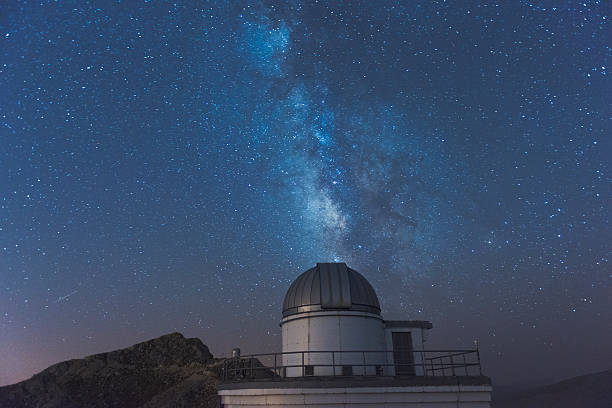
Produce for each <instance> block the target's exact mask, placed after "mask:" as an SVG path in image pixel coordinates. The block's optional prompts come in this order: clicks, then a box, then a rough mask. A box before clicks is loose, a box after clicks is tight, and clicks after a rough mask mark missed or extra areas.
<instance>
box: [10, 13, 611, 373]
mask: <svg viewBox="0 0 612 408" xmlns="http://www.w3.org/2000/svg"><path fill="white" fill-rule="evenodd" d="M609 12H610V5H609V4H607V3H606V2H599V1H587V2H564V3H563V4H561V3H559V4H553V3H550V2H520V3H519V2H517V3H513V4H509V3H508V4H505V3H501V2H500V3H493V2H491V3H479V2H473V3H469V4H468V3H461V5H457V4H454V5H453V4H448V2H423V4H416V2H381V3H378V2H360V3H359V2H350V3H346V4H344V3H342V2H329V3H326V2H319V3H315V2H307V3H298V2H288V3H284V2H279V3H272V2H263V3H260V2H253V3H239V2H228V3H223V2H212V3H211V2H206V3H204V4H195V3H190V2H189V3H185V4H178V3H165V2H158V1H144V2H136V1H133V2H123V3H119V2H101V3H99V4H98V3H96V4H90V3H87V4H84V3H83V2H59V3H54V2H49V3H47V2H43V4H39V3H33V2H32V3H30V2H22V3H10V2H6V4H2V5H0V28H1V33H2V38H1V39H0V41H1V42H2V48H1V49H2V65H1V67H0V89H2V92H0V119H1V121H0V125H1V127H0V129H1V130H0V138H1V140H0V170H1V172H0V182H1V185H2V189H1V190H0V384H7V383H11V382H15V381H18V380H21V379H24V378H26V377H28V376H29V375H31V374H33V373H34V372H36V371H38V370H40V369H42V368H44V367H46V366H48V365H49V364H52V363H55V362H58V361H60V360H64V359H69V358H76V357H81V356H83V355H87V354H92V353H96V352H101V351H105V350H110V349H114V348H118V347H124V346H127V345H130V344H132V343H134V342H137V341H142V340H146V339H148V338H152V337H156V336H159V335H161V334H164V333H167V332H170V331H181V332H182V333H184V334H185V335H188V336H198V337H200V338H201V339H202V340H203V341H204V342H205V343H206V344H208V345H209V346H211V348H212V350H213V352H215V354H217V355H223V354H224V353H225V354H227V353H228V352H229V350H231V348H232V347H235V346H240V347H242V348H243V350H245V351H252V352H257V351H273V350H277V349H278V348H279V346H280V339H279V328H278V321H279V319H280V305H281V302H282V298H283V295H284V291H285V290H286V289H287V288H288V286H289V284H290V283H291V282H292V280H293V279H294V278H295V277H296V276H297V275H298V274H299V273H300V272H302V271H304V270H306V269H307V268H309V267H311V266H312V265H314V264H315V263H316V262H322V261H334V260H337V261H343V262H347V263H348V264H349V265H350V266H351V267H353V268H355V269H357V270H358V271H360V272H361V273H363V274H364V275H365V276H366V277H367V278H368V279H369V280H370V281H371V282H372V284H373V286H374V287H375V288H376V290H377V293H378V295H379V297H380V298H381V304H382V306H383V313H384V315H385V316H387V317H388V318H398V319H423V320H431V321H432V322H433V324H434V330H433V331H432V333H431V336H430V345H431V347H438V346H439V347H445V348H448V347H464V346H470V345H471V344H472V342H473V340H475V339H478V340H479V342H480V345H481V347H482V350H483V361H484V368H485V371H486V373H487V374H489V375H491V376H492V377H493V380H494V382H496V383H502V384H503V383H505V384H509V383H520V382H524V381H528V380H531V381H542V382H545V381H553V380H557V379H561V378H565V377H569V376H572V375H578V374H583V373H587V372H591V371H596V370H603V369H608V368H610V367H612V357H611V356H612V353H611V352H610V351H611V350H610V346H609V345H610V344H612V323H611V322H612V297H611V296H610V293H611V289H612V287H611V281H612V272H611V270H610V265H609V256H610V251H611V249H612V248H611V245H610V242H612V229H611V228H610V223H609V221H610V210H609V202H610V198H611V197H612V188H611V179H610V176H609V171H610V168H609V167H610V157H612V141H611V136H612V135H611V134H612V127H611V122H612V103H610V102H611V99H610V96H609V95H612V86H611V84H610V79H609V78H610V76H609V73H608V71H609V69H610V60H611V56H612V49H611V44H610V39H611V38H612V32H611V30H610V25H609V18H610V17H609ZM526 372H527V373H528V374H525V373H526Z"/></svg>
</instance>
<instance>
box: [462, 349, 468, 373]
mask: <svg viewBox="0 0 612 408" xmlns="http://www.w3.org/2000/svg"><path fill="white" fill-rule="evenodd" d="M463 368H464V369H465V376H466V377H467V376H468V369H467V363H466V362H465V353H463Z"/></svg>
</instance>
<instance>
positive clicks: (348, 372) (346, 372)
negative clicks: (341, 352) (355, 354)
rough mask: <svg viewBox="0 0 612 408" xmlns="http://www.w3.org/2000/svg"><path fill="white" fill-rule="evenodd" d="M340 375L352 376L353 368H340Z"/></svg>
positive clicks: (347, 366) (345, 366)
mask: <svg viewBox="0 0 612 408" xmlns="http://www.w3.org/2000/svg"><path fill="white" fill-rule="evenodd" d="M342 375H353V366H351V365H343V366H342Z"/></svg>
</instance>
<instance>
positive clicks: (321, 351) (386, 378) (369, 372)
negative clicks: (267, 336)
mask: <svg viewBox="0 0 612 408" xmlns="http://www.w3.org/2000/svg"><path fill="white" fill-rule="evenodd" d="M281 328H282V351H281V352H279V353H271V354H253V355H247V356H241V355H240V351H239V350H238V349H235V350H234V353H233V357H232V358H231V359H228V360H226V361H225V364H224V367H223V382H222V383H221V385H220V386H219V395H220V397H221V406H222V407H224V408H229V407H243V408H244V407H247V406H248V407H296V408H297V407H309V408H315V407H317V408H318V407H432V408H433V407H464V408H467V407H490V401H491V380H490V379H489V378H488V377H485V376H483V375H482V372H481V367H480V354H479V350H478V348H477V347H476V348H466V349H460V350H428V349H426V348H425V342H426V339H427V332H428V331H429V330H430V329H431V328H432V324H431V323H430V322H428V321H422V320H400V321H397V320H384V319H383V317H382V315H381V309H380V302H379V301H378V297H377V295H376V292H375V291H374V288H372V285H370V283H369V282H368V281H367V279H366V278H364V277H363V276H362V275H361V274H360V273H359V272H357V271H355V270H353V269H351V268H349V267H347V265H346V264H344V263H319V264H317V265H316V266H315V267H314V268H311V269H309V270H307V271H306V272H304V273H302V274H301V275H300V276H298V278H297V279H296V280H295V281H294V282H293V283H292V284H291V286H290V287H289V289H288V290H287V294H286V295H285V299H284V302H283V310H282V320H281Z"/></svg>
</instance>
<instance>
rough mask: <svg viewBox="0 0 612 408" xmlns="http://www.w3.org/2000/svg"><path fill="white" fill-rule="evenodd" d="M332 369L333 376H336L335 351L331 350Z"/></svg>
mask: <svg viewBox="0 0 612 408" xmlns="http://www.w3.org/2000/svg"><path fill="white" fill-rule="evenodd" d="M332 370H334V377H335V376H336V352H335V351H332Z"/></svg>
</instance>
